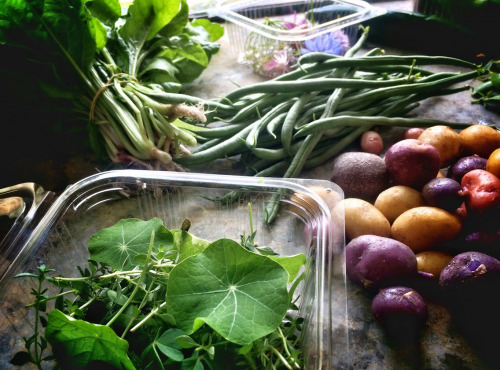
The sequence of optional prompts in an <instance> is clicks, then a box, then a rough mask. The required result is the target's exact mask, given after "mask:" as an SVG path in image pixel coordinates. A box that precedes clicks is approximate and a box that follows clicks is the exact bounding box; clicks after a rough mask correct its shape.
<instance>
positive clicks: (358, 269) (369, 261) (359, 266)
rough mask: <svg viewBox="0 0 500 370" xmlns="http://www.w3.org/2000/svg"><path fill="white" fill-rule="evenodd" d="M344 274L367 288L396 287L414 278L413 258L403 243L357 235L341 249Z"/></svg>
mask: <svg viewBox="0 0 500 370" xmlns="http://www.w3.org/2000/svg"><path fill="white" fill-rule="evenodd" d="M345 256H346V273H347V276H348V277H349V279H351V281H353V282H354V283H356V284H358V285H360V286H362V287H364V288H366V289H368V290H372V289H373V290H377V289H379V288H382V287H387V286H390V285H396V283H401V282H403V281H406V280H409V279H413V278H415V277H416V276H417V273H418V272H417V258H416V256H415V253H414V252H413V251H412V250H411V249H410V247H408V246H407V245H406V244H403V243H401V242H399V241H397V240H394V239H391V238H385V237H381V236H376V235H361V236H358V237H357V238H354V239H352V240H351V241H350V242H349V243H348V244H347V245H346V248H345Z"/></svg>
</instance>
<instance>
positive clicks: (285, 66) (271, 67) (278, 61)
mask: <svg viewBox="0 0 500 370" xmlns="http://www.w3.org/2000/svg"><path fill="white" fill-rule="evenodd" d="M294 59H295V58H294V57H293V55H292V54H291V53H290V52H289V50H288V49H287V48H285V49H282V50H280V51H278V52H277V53H276V54H274V56H273V57H272V59H271V60H270V61H268V62H267V63H266V64H265V66H264V69H265V70H266V71H267V75H268V76H269V77H277V76H279V75H281V74H284V73H287V72H290V71H291V67H290V65H291V64H293V63H292V60H294Z"/></svg>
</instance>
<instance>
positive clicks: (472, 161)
mask: <svg viewBox="0 0 500 370" xmlns="http://www.w3.org/2000/svg"><path fill="white" fill-rule="evenodd" d="M487 161H488V160H487V159H486V158H482V157H479V156H477V155H471V156H468V157H463V158H460V159H459V160H458V161H456V162H455V164H453V165H452V166H450V168H449V169H448V174H447V176H448V177H449V178H450V179H453V180H455V181H457V182H459V183H460V182H462V177H464V175H465V174H466V173H467V172H470V171H472V170H477V169H479V170H486V162H487Z"/></svg>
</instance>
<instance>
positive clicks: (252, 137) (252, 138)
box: [246, 99, 295, 148]
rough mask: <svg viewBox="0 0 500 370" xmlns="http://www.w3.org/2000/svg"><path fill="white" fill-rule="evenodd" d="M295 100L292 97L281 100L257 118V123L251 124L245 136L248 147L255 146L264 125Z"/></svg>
mask: <svg viewBox="0 0 500 370" xmlns="http://www.w3.org/2000/svg"><path fill="white" fill-rule="evenodd" d="M294 102H295V100H294V99H291V100H289V101H286V102H283V103H281V104H279V105H277V106H275V107H274V108H272V109H271V110H270V111H269V112H268V113H267V114H266V115H265V116H264V117H262V118H261V119H260V120H259V123H258V124H256V125H253V128H252V130H251V131H250V132H249V134H248V136H247V138H246V143H247V145H248V147H249V148H255V146H256V145H257V139H258V136H259V134H260V132H261V131H262V130H263V129H264V127H266V126H267V125H268V124H269V122H270V121H272V120H273V119H274V118H276V116H278V115H279V114H281V113H283V111H285V110H288V109H289V108H290V106H291V105H292V104H293V103H294Z"/></svg>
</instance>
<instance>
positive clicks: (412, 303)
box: [371, 286, 428, 339]
mask: <svg viewBox="0 0 500 370" xmlns="http://www.w3.org/2000/svg"><path fill="white" fill-rule="evenodd" d="M371 309H372V313H373V315H374V316H375V318H376V319H377V321H378V322H379V323H380V324H381V325H382V326H383V327H384V328H385V329H386V330H387V331H388V333H389V334H390V335H391V336H396V337H398V338H399V339H401V338H407V339H413V338H414V337H415V335H416V334H417V332H418V330H419V329H420V328H422V327H423V325H424V324H425V321H426V320H427V314H428V312H427V304H426V303H425V300H424V298H423V297H422V296H421V295H420V294H419V293H418V292H417V291H416V290H414V289H412V288H409V287H405V286H395V287H389V288H384V289H381V290H380V291H379V292H378V293H377V295H376V296H375V297H374V298H373V301H372V306H371Z"/></svg>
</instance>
